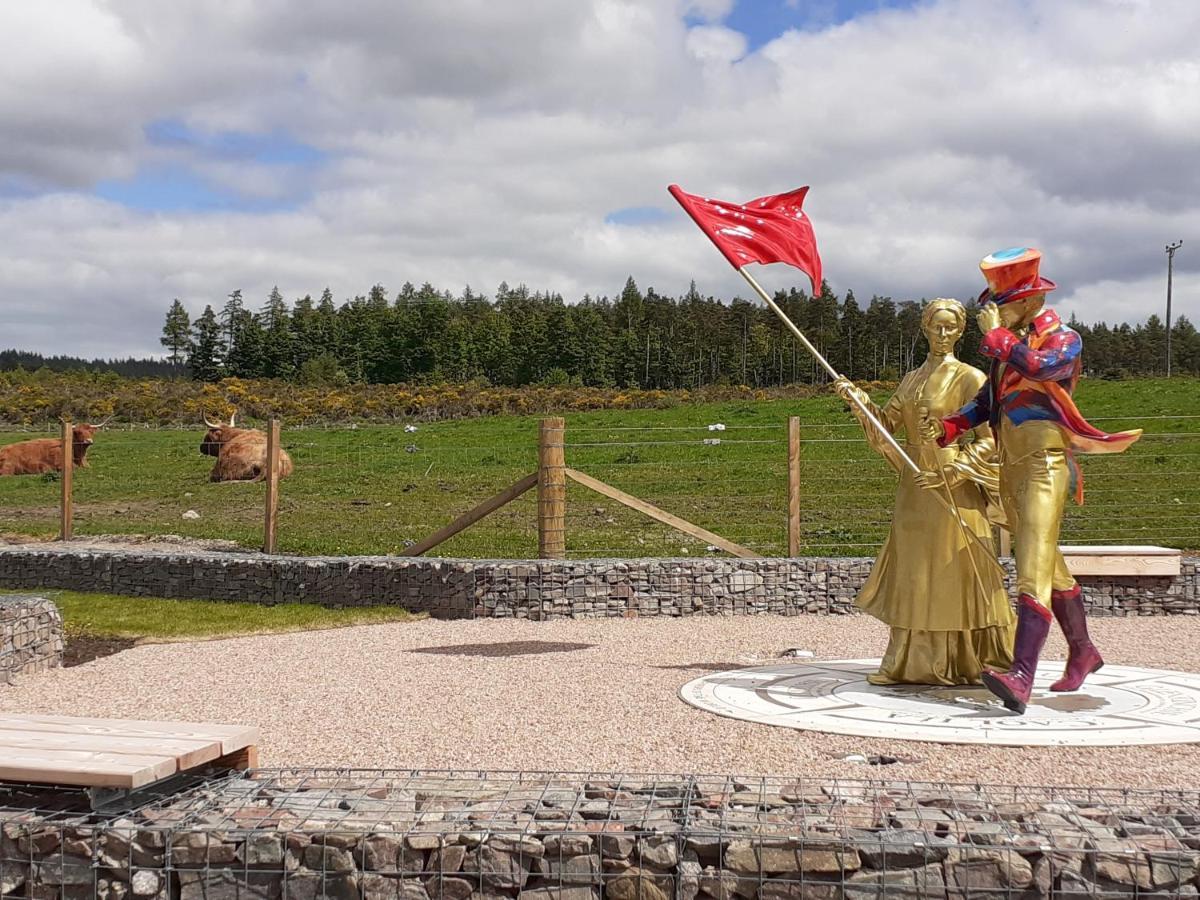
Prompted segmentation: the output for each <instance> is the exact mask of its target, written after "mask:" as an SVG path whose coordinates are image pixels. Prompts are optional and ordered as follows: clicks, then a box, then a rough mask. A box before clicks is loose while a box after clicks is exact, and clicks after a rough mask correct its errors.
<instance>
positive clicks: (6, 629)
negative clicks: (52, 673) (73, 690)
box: [0, 595, 63, 684]
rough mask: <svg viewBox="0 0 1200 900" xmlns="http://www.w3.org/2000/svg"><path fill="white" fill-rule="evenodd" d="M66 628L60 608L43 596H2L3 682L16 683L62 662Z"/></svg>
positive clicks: (0, 649)
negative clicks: (21, 676) (64, 630)
mask: <svg viewBox="0 0 1200 900" xmlns="http://www.w3.org/2000/svg"><path fill="white" fill-rule="evenodd" d="M62 656H63V627H62V616H61V615H59V612H58V607H57V606H55V605H54V604H53V603H51V602H50V601H49V600H46V599H45V598H43V597H32V596H24V595H13V596H4V597H0V681H3V682H4V683H5V684H12V682H13V679H14V678H15V677H16V676H18V675H31V674H33V673H34V672H44V671H45V670H46V669H53V668H57V667H58V666H61V665H62Z"/></svg>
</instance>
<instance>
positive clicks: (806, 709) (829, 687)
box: [679, 659, 1200, 747]
mask: <svg viewBox="0 0 1200 900" xmlns="http://www.w3.org/2000/svg"><path fill="white" fill-rule="evenodd" d="M878 667H879V660H877V659H839V660H829V661H814V662H811V663H803V664H794V665H788V664H779V665H771V666H763V667H761V668H754V669H733V670H731V671H728V672H712V673H709V674H707V675H705V676H703V677H701V678H697V679H695V680H694V681H690V682H688V683H687V684H685V685H684V686H683V687H682V688H681V689H680V691H679V696H680V697H682V698H683V700H684V701H686V702H687V703H690V704H691V705H692V706H696V707H699V708H700V709H704V710H708V711H709V712H713V713H716V714H717V715H719V716H727V717H729V718H732V719H743V720H745V721H748V722H762V723H763V724H766V725H782V726H783V727H785V728H797V729H801V730H804V731H824V732H829V733H831V734H849V735H856V736H858V737H875V738H893V739H900V740H906V741H934V742H937V743H942V744H997V745H1007V746H1076V747H1115V746H1122V745H1129V744H1191V743H1200V675H1193V674H1191V673H1187V672H1170V671H1165V670H1162V669H1140V668H1135V667H1132V666H1111V665H1106V666H1105V667H1104V668H1103V669H1101V670H1100V671H1099V672H1097V673H1096V674H1094V675H1090V676H1088V680H1087V682H1086V683H1085V684H1084V685H1083V687H1082V688H1080V689H1079V690H1078V691H1075V692H1074V693H1070V694H1055V693H1051V692H1050V690H1049V687H1050V684H1051V683H1052V682H1053V681H1055V680H1057V679H1058V678H1059V677H1060V676H1061V675H1062V671H1063V664H1062V662H1055V661H1047V662H1043V663H1042V664H1041V665H1040V666H1039V667H1038V672H1037V679H1036V680H1035V682H1034V687H1033V697H1032V699H1031V700H1030V702H1029V708H1028V709H1026V711H1025V714H1024V715H1017V714H1016V713H1012V712H1009V711H1008V710H1007V709H1005V708H1004V707H1003V706H1002V705H1001V704H1000V701H999V700H998V699H996V697H994V696H993V695H992V694H991V693H990V692H989V691H988V690H987V689H986V688H984V687H974V686H966V687H937V686H926V685H911V684H905V685H890V686H887V687H877V686H875V685H873V684H869V683H868V682H867V680H866V679H867V675H869V674H871V673H872V672H874V671H876V669H878Z"/></svg>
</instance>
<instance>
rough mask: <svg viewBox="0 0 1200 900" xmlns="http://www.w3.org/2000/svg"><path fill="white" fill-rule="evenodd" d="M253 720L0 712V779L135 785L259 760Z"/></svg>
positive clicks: (106, 786)
mask: <svg viewBox="0 0 1200 900" xmlns="http://www.w3.org/2000/svg"><path fill="white" fill-rule="evenodd" d="M258 741H259V733H258V729H257V728H252V727H248V726H245V725H208V724H203V723H199V722H153V721H144V720H138V719H91V718H84V717H80V716H34V715H21V714H0V780H4V781H20V782H33V783H39V784H56V785H71V786H75V787H87V788H104V789H109V790H136V789H137V788H142V787H146V786H147V785H150V784H153V783H154V782H156V781H160V780H162V779H163V778H169V777H170V776H172V775H176V774H178V773H181V772H186V771H188V770H189V769H194V768H196V767H197V766H202V765H205V764H207V763H216V764H217V765H224V766H228V767H229V768H232V769H245V768H250V767H252V766H255V765H257V764H258V751H257V745H258Z"/></svg>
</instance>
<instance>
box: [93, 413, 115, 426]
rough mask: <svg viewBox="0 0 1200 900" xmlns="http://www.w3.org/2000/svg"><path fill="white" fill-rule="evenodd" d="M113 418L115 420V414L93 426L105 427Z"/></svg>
mask: <svg viewBox="0 0 1200 900" xmlns="http://www.w3.org/2000/svg"><path fill="white" fill-rule="evenodd" d="M113 415H116V413H114V414H113ZM112 420H113V416H109V417H108V418H107V419H105V420H104V421H103V422H101V423H100V424H99V425H93V426H92V427H93V428H103V427H104V426H105V425H107V424H108V423H109V422H111V421H112Z"/></svg>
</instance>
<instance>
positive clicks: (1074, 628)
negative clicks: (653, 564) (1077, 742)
mask: <svg viewBox="0 0 1200 900" xmlns="http://www.w3.org/2000/svg"><path fill="white" fill-rule="evenodd" d="M1050 608H1051V609H1052V610H1053V611H1054V618H1056V619H1058V624H1059V625H1060V626H1061V627H1062V630H1063V635H1064V636H1065V637H1066V639H1067V648H1068V653H1067V666H1066V669H1065V670H1064V671H1063V677H1062V678H1060V679H1058V681H1056V682H1054V684H1052V685H1050V690H1052V691H1076V690H1079V687H1080V686H1081V685H1082V684H1083V681H1084V679H1085V678H1087V677H1088V676H1089V675H1091V674H1092V673H1093V672H1099V671H1100V668H1101V667H1102V666H1103V665H1104V658H1103V657H1102V656H1101V655H1100V651H1099V650H1097V649H1096V645H1095V644H1093V643H1092V639H1091V637H1090V636H1089V635H1088V627H1087V611H1086V609H1085V608H1084V605H1083V591H1082V590H1081V589H1080V587H1079V585H1078V584H1077V583H1076V581H1075V579H1074V578H1072V577H1071V573H1070V572H1068V571H1067V564H1066V562H1065V561H1064V560H1063V558H1062V553H1061V552H1060V553H1059V554H1058V561H1057V562H1056V564H1055V568H1054V589H1053V590H1052V591H1051V592H1050Z"/></svg>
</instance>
